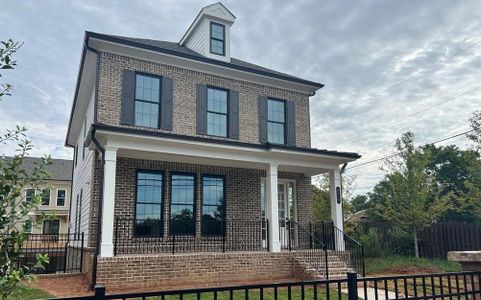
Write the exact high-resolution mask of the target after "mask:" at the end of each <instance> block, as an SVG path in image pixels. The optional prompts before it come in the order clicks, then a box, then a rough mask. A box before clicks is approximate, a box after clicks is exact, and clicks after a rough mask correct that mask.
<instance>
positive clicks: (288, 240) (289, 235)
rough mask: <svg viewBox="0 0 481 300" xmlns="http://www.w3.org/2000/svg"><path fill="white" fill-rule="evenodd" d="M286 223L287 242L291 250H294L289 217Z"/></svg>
mask: <svg viewBox="0 0 481 300" xmlns="http://www.w3.org/2000/svg"><path fill="white" fill-rule="evenodd" d="M286 225H287V244H288V245H289V251H292V245H291V220H289V219H287V220H286Z"/></svg>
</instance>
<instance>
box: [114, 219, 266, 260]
mask: <svg viewBox="0 0 481 300" xmlns="http://www.w3.org/2000/svg"><path fill="white" fill-rule="evenodd" d="M268 242H269V241H268V225H267V220H265V219H264V220H259V221H249V220H228V221H220V220H219V221H217V220H204V221H199V222H193V221H191V220H173V221H169V222H161V221H159V220H147V221H142V222H139V221H138V220H137V221H136V220H135V219H134V218H125V217H117V218H116V219H115V232H114V255H119V254H151V253H171V254H176V253H193V252H232V251H268Z"/></svg>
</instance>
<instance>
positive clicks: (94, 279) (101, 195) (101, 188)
mask: <svg viewBox="0 0 481 300" xmlns="http://www.w3.org/2000/svg"><path fill="white" fill-rule="evenodd" d="M90 137H91V141H92V142H93V143H94V145H95V147H96V148H97V149H98V150H99V151H100V153H101V155H102V162H101V169H100V178H99V181H100V184H99V199H98V201H99V202H98V208H97V231H96V234H95V253H94V259H93V263H92V283H91V285H90V289H92V290H93V287H95V285H96V284H97V265H98V257H99V254H100V241H101V236H102V226H101V224H102V210H103V202H104V164H105V149H104V148H103V147H102V145H100V143H99V141H98V140H97V138H96V137H95V129H93V130H92V131H91V134H90Z"/></svg>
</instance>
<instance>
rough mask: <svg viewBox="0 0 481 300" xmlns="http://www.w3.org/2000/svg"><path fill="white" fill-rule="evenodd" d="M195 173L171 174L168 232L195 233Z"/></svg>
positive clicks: (176, 233)
mask: <svg viewBox="0 0 481 300" xmlns="http://www.w3.org/2000/svg"><path fill="white" fill-rule="evenodd" d="M194 203H195V175H193V174H181V173H179V174H175V173H174V174H172V176H171V199H170V233H171V234H175V235H194V234H195V213H194V212H195V204H194Z"/></svg>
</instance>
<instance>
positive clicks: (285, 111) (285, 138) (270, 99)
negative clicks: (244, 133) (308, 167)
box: [267, 97, 287, 145]
mask: <svg viewBox="0 0 481 300" xmlns="http://www.w3.org/2000/svg"><path fill="white" fill-rule="evenodd" d="M269 101H274V102H281V103H282V104H283V105H284V122H282V123H281V122H278V121H271V120H269ZM269 123H274V124H282V125H283V127H284V138H283V141H284V142H283V143H282V144H278V143H271V142H269ZM267 142H268V143H270V144H274V145H287V101H286V100H283V99H277V98H271V97H267Z"/></svg>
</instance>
